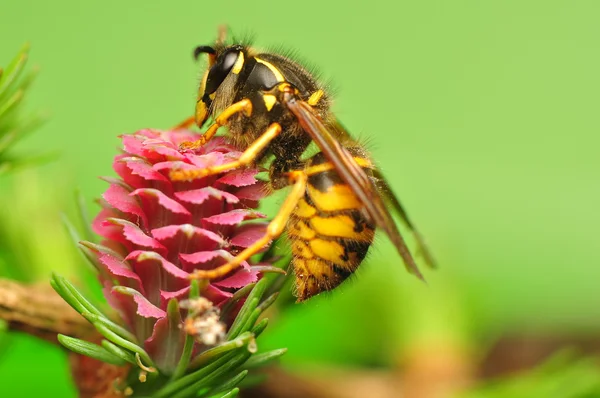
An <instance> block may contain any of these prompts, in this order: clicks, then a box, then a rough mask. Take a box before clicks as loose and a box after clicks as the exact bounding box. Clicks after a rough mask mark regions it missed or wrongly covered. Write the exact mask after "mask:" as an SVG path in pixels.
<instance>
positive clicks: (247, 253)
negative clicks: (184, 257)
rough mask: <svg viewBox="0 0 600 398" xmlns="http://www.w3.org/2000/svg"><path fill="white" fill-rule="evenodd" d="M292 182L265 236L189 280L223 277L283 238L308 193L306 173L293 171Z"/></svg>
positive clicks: (194, 273) (193, 274)
mask: <svg viewBox="0 0 600 398" xmlns="http://www.w3.org/2000/svg"><path fill="white" fill-rule="evenodd" d="M288 178H289V179H290V182H292V183H293V186H292V190H291V192H290V194H289V195H288V197H287V198H286V199H285V202H283V205H282V206H281V208H280V209H279V212H278V213H277V215H276V216H275V218H273V220H272V221H271V222H270V223H269V225H268V226H267V230H266V232H265V234H264V235H263V236H262V237H261V238H260V239H258V240H257V241H256V242H255V243H254V244H253V245H252V246H250V247H248V248H246V249H245V250H244V251H242V252H241V253H240V254H238V255H237V256H235V257H234V258H233V259H232V260H231V261H229V262H228V263H227V264H224V265H221V266H219V267H217V268H215V269H212V270H197V271H194V272H193V273H191V274H190V275H189V276H188V278H189V279H216V278H220V277H223V276H225V275H227V274H228V273H230V272H231V271H233V270H235V269H236V268H238V267H239V266H240V265H241V264H242V263H243V262H244V261H246V260H248V259H249V258H250V257H252V256H253V255H255V254H257V253H258V252H260V251H261V250H262V249H263V248H264V247H265V246H267V245H268V244H269V243H270V242H271V241H273V240H274V239H276V238H278V237H279V236H281V234H282V233H283V231H284V230H285V227H286V225H287V222H288V220H289V218H290V216H291V215H292V213H293V212H294V210H295V209H296V207H297V206H298V202H299V201H300V199H301V198H302V197H303V196H304V193H305V191H306V183H307V179H308V177H307V175H306V173H305V172H304V171H292V172H290V173H289V174H288Z"/></svg>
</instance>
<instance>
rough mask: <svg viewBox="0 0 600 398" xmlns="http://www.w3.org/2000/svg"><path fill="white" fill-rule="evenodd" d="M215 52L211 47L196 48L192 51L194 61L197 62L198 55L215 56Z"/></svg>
mask: <svg viewBox="0 0 600 398" xmlns="http://www.w3.org/2000/svg"><path fill="white" fill-rule="evenodd" d="M216 53H217V52H216V51H215V49H214V48H212V47H211V46H198V47H196V48H195V49H194V59H195V60H196V61H197V60H198V57H200V54H211V55H215V54H216Z"/></svg>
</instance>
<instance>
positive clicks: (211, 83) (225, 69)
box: [204, 50, 240, 95]
mask: <svg viewBox="0 0 600 398" xmlns="http://www.w3.org/2000/svg"><path fill="white" fill-rule="evenodd" d="M239 54H240V52H239V51H238V50H230V51H227V52H224V53H223V54H222V55H221V56H219V59H218V60H217V63H215V64H214V65H213V67H212V68H210V71H209V72H208V78H207V79H206V89H205V91H204V94H205V95H206V94H212V93H214V92H215V91H217V88H219V86H220V85H221V83H223V80H225V78H226V77H227V75H228V74H229V72H230V71H231V68H233V65H235V61H236V60H237V58H238V56H239Z"/></svg>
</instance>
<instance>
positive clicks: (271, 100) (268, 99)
mask: <svg viewBox="0 0 600 398" xmlns="http://www.w3.org/2000/svg"><path fill="white" fill-rule="evenodd" d="M263 101H265V106H266V107H267V111H270V110H271V109H273V105H275V103H276V102H277V98H276V97H275V96H274V95H273V94H264V95H263Z"/></svg>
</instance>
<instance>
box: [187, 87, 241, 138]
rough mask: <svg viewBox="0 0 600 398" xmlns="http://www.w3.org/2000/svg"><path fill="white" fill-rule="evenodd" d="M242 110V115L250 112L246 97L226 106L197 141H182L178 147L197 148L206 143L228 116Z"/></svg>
mask: <svg viewBox="0 0 600 398" xmlns="http://www.w3.org/2000/svg"><path fill="white" fill-rule="evenodd" d="M239 112H244V115H246V116H250V115H251V114H252V102H251V101H250V100H249V99H248V98H244V99H243V100H241V101H238V102H236V103H234V104H232V105H230V106H228V107H227V108H226V109H225V110H224V111H223V112H221V114H220V115H219V116H217V118H216V119H215V122H214V123H213V124H212V125H211V126H210V127H209V128H208V130H206V132H205V133H204V134H202V136H201V137H200V139H198V140H197V141H188V142H184V143H182V144H181V145H180V146H179V149H198V148H200V147H201V146H202V145H204V144H206V143H207V142H208V141H210V139H211V138H212V137H213V136H214V135H215V134H216V133H217V130H218V129H219V127H221V126H224V125H225V124H226V123H227V121H228V120H229V118H230V117H232V116H233V115H235V114H236V113H239Z"/></svg>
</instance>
